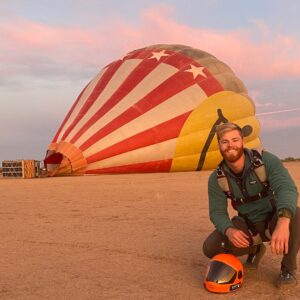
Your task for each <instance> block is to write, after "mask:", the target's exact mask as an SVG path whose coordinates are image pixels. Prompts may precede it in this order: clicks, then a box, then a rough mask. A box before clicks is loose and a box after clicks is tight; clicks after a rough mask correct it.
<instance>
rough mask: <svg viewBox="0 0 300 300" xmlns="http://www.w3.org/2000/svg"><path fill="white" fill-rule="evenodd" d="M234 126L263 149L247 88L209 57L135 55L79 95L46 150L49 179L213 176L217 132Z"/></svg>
mask: <svg viewBox="0 0 300 300" xmlns="http://www.w3.org/2000/svg"><path fill="white" fill-rule="evenodd" d="M228 121H233V122H236V123H238V124H239V125H240V126H241V127H243V130H244V132H245V135H246V137H245V143H246V146H247V147H256V148H258V147H260V146H261V145H260V140H259V136H258V135H259V130H260V129H259V123H258V120H257V119H256V117H255V107H254V104H253V102H252V100H251V99H250V98H249V96H248V95H247V90H246V88H245V86H244V84H243V83H242V82H241V81H240V80H239V79H238V78H237V77H236V76H235V74H234V73H233V72H232V70H231V69H230V68H229V67H228V66H227V65H226V64H224V63H223V62H221V61H219V60H218V59H217V58H215V57H214V56H212V55H210V54H208V53H206V52H204V51H201V50H198V49H194V48H191V47H187V46H182V45H154V46H149V47H146V48H142V49H138V50H134V51H132V52H130V53H128V54H127V55H125V56H124V57H122V58H120V59H119V60H116V61H114V62H112V63H110V64H109V65H107V66H106V67H104V68H103V69H102V70H101V71H100V73H99V74H98V75H97V76H96V77H95V78H94V79H93V80H92V81H90V83H88V85H87V86H86V87H85V88H84V89H83V91H82V92H81V93H80V95H79V96H78V98H77V99H76V101H75V103H74V105H73V106H72V108H71V110H70V111H69V113H68V114H67V116H66V117H65V119H64V121H63V122H62V124H61V126H60V128H59V130H58V131H57V133H56V135H55V137H54V138H53V140H52V142H51V144H50V145H49V147H48V150H47V155H46V158H45V164H46V167H47V170H48V171H49V174H50V175H53V176H54V175H67V174H74V175H75V174H100V173H129V172H170V171H195V170H203V169H211V168H214V167H216V166H217V164H218V163H219V162H220V160H221V156H220V154H219V151H218V145H217V140H216V136H215V126H216V125H218V124H221V123H224V122H228Z"/></svg>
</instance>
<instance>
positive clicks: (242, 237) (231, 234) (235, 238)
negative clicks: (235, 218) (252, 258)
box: [225, 227, 250, 248]
mask: <svg viewBox="0 0 300 300" xmlns="http://www.w3.org/2000/svg"><path fill="white" fill-rule="evenodd" d="M225 235H226V236H227V237H228V239H229V241H230V242H231V243H232V244H233V245H234V246H235V247H237V248H247V247H249V246H250V243H249V237H248V235H247V234H246V233H244V232H243V231H242V230H239V229H236V228H232V227H229V228H227V230H226V232H225Z"/></svg>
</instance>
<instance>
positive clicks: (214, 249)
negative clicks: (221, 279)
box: [203, 207, 300, 271]
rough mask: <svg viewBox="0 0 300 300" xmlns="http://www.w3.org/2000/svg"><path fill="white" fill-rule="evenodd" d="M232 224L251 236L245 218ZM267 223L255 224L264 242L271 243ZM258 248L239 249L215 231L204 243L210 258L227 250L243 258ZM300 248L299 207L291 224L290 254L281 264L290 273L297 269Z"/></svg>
mask: <svg viewBox="0 0 300 300" xmlns="http://www.w3.org/2000/svg"><path fill="white" fill-rule="evenodd" d="M277 219H278V218H277V215H276V214H274V216H273V217H272V220H271V222H270V230H271V234H272V232H273V231H274V229H275V226H276V223H277ZM232 223H233V224H234V226H235V227H236V228H237V229H240V230H242V231H243V232H245V233H246V234H247V235H248V236H249V231H248V228H247V225H246V223H245V221H244V220H243V218H241V217H234V218H232ZM265 226H266V225H265V222H260V223H256V224H255V228H256V229H257V231H258V232H259V234H260V236H261V238H262V240H263V242H267V241H269V239H268V238H267V237H266V236H265ZM256 247H257V246H255V245H254V246H250V247H247V248H237V247H235V246H234V245H233V244H231V243H230V242H229V241H228V238H227V237H226V236H224V235H223V234H221V233H220V232H219V231H217V230H214V231H213V232H212V233H211V234H210V235H209V236H208V237H207V239H206V240H205V241H204V243H203V253H204V255H206V256H207V257H209V258H212V257H213V256H215V255H217V254H219V253H224V252H225V251H226V250H227V251H229V252H230V253H232V254H234V255H236V256H242V255H245V254H249V253H254V252H255V251H256ZM299 247H300V208H299V207H297V210H296V214H295V216H294V217H293V218H292V219H291V222H290V238H289V252H288V254H284V255H283V259H282V262H281V264H282V265H283V266H285V267H287V268H288V270H290V271H294V270H296V269H297V262H296V257H297V253H298V251H299Z"/></svg>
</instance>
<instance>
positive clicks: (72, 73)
mask: <svg viewBox="0 0 300 300" xmlns="http://www.w3.org/2000/svg"><path fill="white" fill-rule="evenodd" d="M299 11H300V1H296V0H264V1H261V0H252V1H238V0H185V1H181V0H178V1H177V0H174V1H171V0H152V1H146V0H133V1H121V0H120V1H119V0H107V1H102V0H98V1H97V0H73V1H72V0H64V1H63V0H49V1H48V0H1V1H0V40H1V42H0V121H1V126H0V161H2V160H6V159H36V160H42V159H43V158H44V156H45V153H46V150H47V147H48V145H49V144H50V142H51V140H52V138H53V137H54V135H55V133H56V131H57V130H58V128H59V126H60V124H61V122H62V121H63V119H64V117H65V116H66V114H67V112H68V111H69V110H70V108H71V106H72V104H73V103H74V102H75V100H76V98H77V96H78V95H79V93H80V92H81V90H82V89H83V88H84V87H85V86H86V84H87V83H88V82H89V81H90V80H91V79H92V78H94V77H95V76H96V75H97V74H98V73H99V71H100V70H101V69H102V68H103V67H104V66H106V65H107V64H108V63H110V62H112V61H114V60H116V59H118V58H120V57H123V56H124V55H125V54H126V53H128V52H130V51H132V50H134V49H138V48H142V47H145V46H149V45H153V44H182V45H187V46H191V47H193V48H198V49H201V50H204V51H206V52H209V53H211V54H212V55H214V56H216V57H217V58H218V59H220V60H221V61H223V62H225V63H226V64H228V65H229V66H230V67H231V69H232V70H233V71H234V73H235V74H236V75H237V76H238V77H239V78H240V79H241V80H242V81H243V82H244V84H245V85H246V87H247V89H248V93H249V95H250V97H251V98H252V99H253V101H254V103H255V106H256V113H257V118H258V119H259V121H260V124H261V134H260V137H261V140H262V143H263V146H264V148H265V149H266V150H268V151H271V152H273V153H274V154H276V155H278V156H279V157H280V158H286V157H295V158H299V157H300V101H299V100H300V18H299Z"/></svg>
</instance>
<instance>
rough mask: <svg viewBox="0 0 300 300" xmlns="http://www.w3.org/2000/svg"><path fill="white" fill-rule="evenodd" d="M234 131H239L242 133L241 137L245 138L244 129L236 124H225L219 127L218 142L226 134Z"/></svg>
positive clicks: (217, 130)
mask: <svg viewBox="0 0 300 300" xmlns="http://www.w3.org/2000/svg"><path fill="white" fill-rule="evenodd" d="M232 130H237V131H238V132H239V133H240V135H241V137H243V132H242V128H241V127H240V126H239V125H237V124H235V123H223V124H220V125H217V127H216V134H217V139H218V142H219V141H220V139H221V138H222V136H223V134H224V133H225V132H229V131H232Z"/></svg>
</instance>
